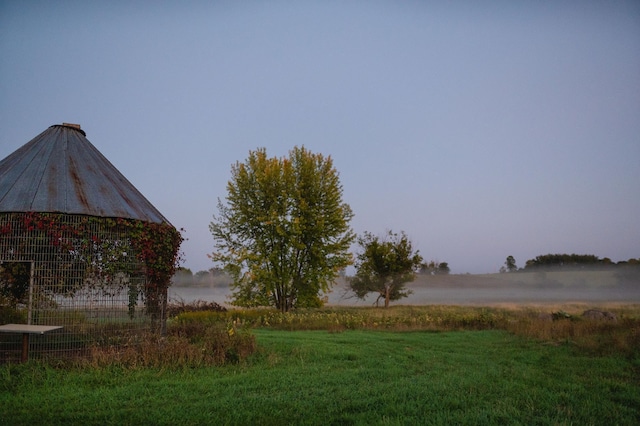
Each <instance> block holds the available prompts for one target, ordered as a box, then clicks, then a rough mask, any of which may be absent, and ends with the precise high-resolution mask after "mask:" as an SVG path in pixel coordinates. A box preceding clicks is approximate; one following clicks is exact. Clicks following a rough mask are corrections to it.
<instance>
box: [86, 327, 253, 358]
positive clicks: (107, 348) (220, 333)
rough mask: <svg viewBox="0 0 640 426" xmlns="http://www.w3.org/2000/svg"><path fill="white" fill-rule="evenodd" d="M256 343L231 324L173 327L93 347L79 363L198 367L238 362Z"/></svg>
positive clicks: (242, 329) (240, 328)
mask: <svg viewBox="0 0 640 426" xmlns="http://www.w3.org/2000/svg"><path fill="white" fill-rule="evenodd" d="M255 350H256V341H255V337H254V336H253V334H251V332H250V330H249V329H247V328H242V327H237V326H236V325H235V324H233V323H217V324H205V323H197V322H192V323H189V324H172V325H170V326H169V327H168V329H167V335H166V336H160V335H158V334H157V333H148V334H132V335H130V336H128V342H127V343H126V344H123V342H120V343H119V344H118V345H94V346H92V347H91V348H90V352H89V356H88V357H86V358H85V359H83V360H80V361H79V362H80V363H82V364H86V365H89V366H92V367H105V366H122V367H126V368H144V367H159V368H175V367H198V366H206V365H223V364H230V363H238V362H241V361H243V360H244V359H246V358H247V357H248V356H249V355H251V354H253V353H254V352H255Z"/></svg>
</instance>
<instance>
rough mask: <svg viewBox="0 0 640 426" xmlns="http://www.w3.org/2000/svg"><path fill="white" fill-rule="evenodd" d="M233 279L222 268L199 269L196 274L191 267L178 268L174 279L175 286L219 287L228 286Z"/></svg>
mask: <svg viewBox="0 0 640 426" xmlns="http://www.w3.org/2000/svg"><path fill="white" fill-rule="evenodd" d="M232 281H233V280H232V279H231V277H230V276H229V275H227V274H226V273H225V272H224V271H223V270H222V269H220V268H211V269H209V270H208V271H198V272H196V273H195V274H194V273H193V272H192V271H191V269H189V268H182V267H180V268H178V269H177V270H176V273H175V275H174V276H173V279H172V280H171V282H172V285H174V286H198V287H217V286H228V285H229V284H231V282H232Z"/></svg>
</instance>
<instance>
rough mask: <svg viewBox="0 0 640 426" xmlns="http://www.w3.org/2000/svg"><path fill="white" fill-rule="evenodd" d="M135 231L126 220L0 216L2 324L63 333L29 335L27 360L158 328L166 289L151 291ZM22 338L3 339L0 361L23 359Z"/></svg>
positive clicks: (120, 341)
mask: <svg viewBox="0 0 640 426" xmlns="http://www.w3.org/2000/svg"><path fill="white" fill-rule="evenodd" d="M132 232H135V227H134V226H131V221H127V220H121V219H112V218H100V217H93V216H83V215H71V214H49V213H0V322H1V323H2V324H6V323H22V324H32V325H54V326H62V327H63V328H62V329H61V330H56V331H53V332H51V333H48V334H44V335H33V336H31V338H30V341H29V357H30V359H36V358H50V357H53V358H56V357H70V356H83V355H84V354H86V353H87V351H89V350H90V348H91V347H92V345H96V344H100V345H113V346H116V347H117V346H119V345H127V344H130V343H131V341H132V336H135V335H140V334H141V333H142V332H146V331H149V330H155V331H158V330H161V328H162V324H163V322H164V308H165V306H166V291H164V292H163V291H161V290H157V289H156V288H155V287H154V286H152V285H149V282H148V280H147V274H146V271H145V265H144V263H143V262H141V261H139V260H138V259H139V257H138V252H137V250H138V249H137V248H136V247H135V245H134V244H132ZM21 338H22V337H21V336H19V335H13V334H5V333H1V334H0V362H6V361H11V360H15V359H19V357H20V350H21V342H22V340H21Z"/></svg>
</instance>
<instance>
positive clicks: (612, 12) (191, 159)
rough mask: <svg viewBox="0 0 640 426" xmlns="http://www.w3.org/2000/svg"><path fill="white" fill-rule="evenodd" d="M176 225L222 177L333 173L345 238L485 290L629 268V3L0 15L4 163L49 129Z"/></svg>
mask: <svg viewBox="0 0 640 426" xmlns="http://www.w3.org/2000/svg"><path fill="white" fill-rule="evenodd" d="M62 122H70V123H79V124H80V125H81V126H82V128H83V130H85V131H86V132H87V138H88V139H89V140H90V141H91V142H92V143H93V144H94V145H95V146H96V147H97V148H98V149H99V150H100V151H101V152H102V153H103V154H104V155H105V156H106V157H107V158H108V159H109V160H110V161H111V162H112V163H113V164H114V165H115V166H116V167H117V168H118V169H119V170H120V171H121V172H122V173H123V174H124V175H125V176H126V177H127V178H128V179H129V180H130V181H131V182H132V183H133V184H134V185H135V186H136V187H137V188H138V189H139V190H140V191H141V192H142V193H143V194H144V195H145V196H146V197H147V198H148V199H149V200H150V201H151V202H152V203H153V204H154V205H155V206H156V207H157V208H158V209H159V210H160V211H161V212H162V213H163V214H164V215H165V216H166V217H167V218H168V219H169V220H170V221H171V222H172V223H173V224H174V225H175V226H176V227H178V228H182V227H183V228H185V229H186V233H185V237H187V238H188V241H187V242H185V244H184V245H183V251H184V252H185V255H186V263H185V265H184V266H186V267H189V268H191V269H192V270H193V271H194V272H196V271H198V270H202V269H208V268H210V267H212V266H213V264H212V263H211V261H210V260H209V259H208V258H207V256H206V255H207V253H210V252H211V251H212V250H213V240H212V237H211V235H210V233H209V230H208V225H209V222H210V221H211V219H212V215H213V214H214V213H215V212H216V202H217V199H218V197H220V198H224V197H225V195H226V189H225V187H226V183H227V181H228V179H229V177H230V168H231V164H232V163H234V162H236V161H244V159H245V158H246V157H247V155H248V153H249V151H250V150H254V149H256V148H258V147H266V149H267V152H268V153H269V154H270V155H272V156H283V155H286V154H287V153H288V151H289V150H290V149H291V148H293V147H294V146H296V145H298V146H301V145H304V146H305V147H307V148H309V149H310V150H312V151H314V152H320V153H322V154H323V155H325V156H331V158H332V159H333V161H334V165H335V167H336V169H337V170H338V172H339V173H340V178H341V182H342V185H343V188H344V200H345V202H347V203H348V204H350V205H351V207H352V209H353V211H354V213H355V218H354V220H353V222H352V226H353V228H354V230H355V231H356V232H357V233H361V232H363V231H370V232H373V233H380V234H382V233H383V232H384V231H385V230H388V229H391V230H393V231H401V230H404V231H405V232H406V233H407V234H408V235H409V237H410V238H411V239H412V240H413V242H414V245H415V246H416V247H417V248H418V249H419V250H420V253H421V254H422V255H423V257H424V258H425V260H432V259H433V260H438V261H446V262H449V264H450V266H451V269H452V272H454V273H466V272H470V273H485V272H496V271H498V269H499V268H500V266H501V265H503V263H504V261H505V258H506V257H507V256H508V255H513V256H514V257H515V258H516V261H517V264H518V265H519V266H524V262H525V261H526V260H527V259H531V258H534V257H535V256H537V255H540V254H547V253H584V254H595V255H597V256H600V257H605V256H607V257H610V258H611V259H612V260H614V261H620V260H626V259H629V258H638V257H640V221H639V218H640V185H639V183H640V2H638V1H634V0H630V1H615V0H612V1H588V0H579V1H577V0H576V1H565V0H553V1H551V0H549V1H533V0H532V1H507V0H504V1H485V2H477V1H471V0H470V1H402V0H397V1H332V0H326V1H269V2H259V1H241V2H238V1H180V2H178V1H154V2H151V1H148V2H144V1H138V2H129V1H104V2H97V1H64V0H62V1H56V2H49V1H0V158H4V157H5V156H7V155H9V154H10V153H11V152H13V151H14V150H15V149H17V148H19V147H20V146H22V145H23V144H24V143H26V142H28V141H29V140H31V139H32V138H33V137H35V136H36V135H38V134H39V133H40V132H42V131H43V130H45V129H46V128H47V127H48V126H50V125H52V124H60V123H62Z"/></svg>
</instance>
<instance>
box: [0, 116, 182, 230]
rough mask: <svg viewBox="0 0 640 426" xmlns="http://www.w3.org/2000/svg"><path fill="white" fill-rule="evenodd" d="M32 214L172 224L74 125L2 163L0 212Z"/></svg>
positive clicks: (33, 142) (41, 137)
mask: <svg viewBox="0 0 640 426" xmlns="http://www.w3.org/2000/svg"><path fill="white" fill-rule="evenodd" d="M29 211H35V212H56V213H69V214H83V215H90V216H99V217H121V218H128V219H138V220H143V221H146V222H156V223H162V222H166V223H169V221H168V220H167V219H166V218H165V217H164V216H163V215H162V214H161V213H160V212H159V211H158V210H157V209H156V208H155V207H154V206H153V205H152V204H151V203H150V202H149V201H148V200H147V199H146V198H145V197H144V196H143V195H142V194H141V193H140V192H139V191H138V190H137V189H136V188H135V187H134V186H133V185H132V184H131V182H129V181H128V180H127V178H125V177H124V176H123V175H122V173H120V172H119V171H118V169H116V168H115V167H114V166H113V165H112V164H111V163H110V162H109V160H107V158H106V157H104V156H103V155H102V154H101V153H100V151H98V150H97V149H96V148H95V147H94V146H93V145H92V144H91V142H89V140H88V139H87V138H86V134H85V132H84V131H82V130H81V129H80V126H78V125H73V124H63V125H54V126H51V127H49V128H48V129H47V130H45V131H44V132H42V133H40V134H39V135H38V136H36V137H35V138H33V139H32V140H31V141H29V142H27V143H26V144H25V145H23V146H22V147H21V148H19V149H18V150H16V151H15V152H14V153H13V154H10V155H9V156H8V157H6V158H5V159H4V160H2V161H0V212H29Z"/></svg>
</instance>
